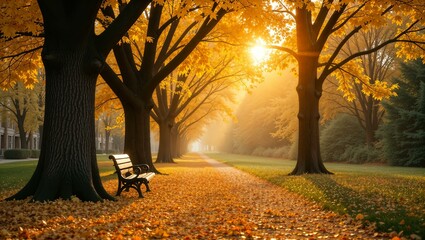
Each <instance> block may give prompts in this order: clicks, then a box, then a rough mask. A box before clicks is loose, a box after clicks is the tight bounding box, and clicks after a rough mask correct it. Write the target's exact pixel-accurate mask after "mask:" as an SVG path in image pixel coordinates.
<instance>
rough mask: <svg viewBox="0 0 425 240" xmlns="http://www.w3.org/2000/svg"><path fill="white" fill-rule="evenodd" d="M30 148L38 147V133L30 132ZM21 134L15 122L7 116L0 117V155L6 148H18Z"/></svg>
mask: <svg viewBox="0 0 425 240" xmlns="http://www.w3.org/2000/svg"><path fill="white" fill-rule="evenodd" d="M28 147H29V148H30V149H40V134H38V133H34V134H32V137H31V141H30V142H29V144H28ZM20 148H21V136H20V135H19V131H18V129H17V126H16V123H15V122H14V121H13V120H11V119H10V118H9V117H3V118H0V156H3V153H4V151H5V150H7V149H20Z"/></svg>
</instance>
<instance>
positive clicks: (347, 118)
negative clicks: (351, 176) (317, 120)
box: [320, 114, 365, 161]
mask: <svg viewBox="0 0 425 240" xmlns="http://www.w3.org/2000/svg"><path fill="white" fill-rule="evenodd" d="M364 142H365V141H364V131H363V129H362V128H361V126H360V124H359V123H358V121H357V119H356V118H355V117H353V116H351V115H348V114H339V115H337V116H336V117H335V118H334V119H332V120H331V121H330V122H329V125H328V126H327V127H326V128H325V129H324V130H323V131H322V132H321V139H320V147H321V151H322V157H323V160H324V161H346V159H344V158H343V154H344V152H345V151H346V150H347V149H348V148H352V147H356V146H359V145H364Z"/></svg>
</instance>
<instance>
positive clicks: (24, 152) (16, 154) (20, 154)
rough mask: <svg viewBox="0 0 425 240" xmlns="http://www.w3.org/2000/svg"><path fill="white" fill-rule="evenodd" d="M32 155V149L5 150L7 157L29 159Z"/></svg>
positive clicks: (5, 156)
mask: <svg viewBox="0 0 425 240" xmlns="http://www.w3.org/2000/svg"><path fill="white" fill-rule="evenodd" d="M30 156H31V150H30V149H8V150H5V151H4V158H5V159H27V158H29V157H30Z"/></svg>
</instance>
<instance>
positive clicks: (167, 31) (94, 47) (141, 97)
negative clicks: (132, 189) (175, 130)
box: [0, 0, 423, 201]
mask: <svg viewBox="0 0 425 240" xmlns="http://www.w3.org/2000/svg"><path fill="white" fill-rule="evenodd" d="M35 5H36V4H35V3H34V2H29V3H26V4H24V5H21V3H20V2H14V3H10V4H7V5H6V6H5V7H4V8H2V9H1V14H2V19H5V20H2V23H1V25H0V29H1V30H0V31H1V35H0V36H1V38H2V39H3V40H4V42H5V44H6V45H9V46H12V45H13V44H11V43H12V42H13V43H19V42H21V43H22V42H25V47H24V48H22V47H20V48H11V47H5V48H4V49H5V50H6V51H4V55H6V57H8V59H12V60H13V59H17V57H18V58H22V56H28V55H27V54H26V53H29V52H32V51H30V50H35V51H37V50H39V49H40V48H41V46H42V48H43V51H42V53H41V56H42V60H43V63H44V66H45V72H46V107H45V122H44V125H45V130H44V134H43V146H42V151H41V156H40V161H39V164H38V167H37V169H36V172H35V173H34V175H33V177H32V179H31V180H30V182H29V183H28V184H27V186H26V187H24V189H22V190H21V191H20V192H19V193H17V194H16V195H14V196H12V197H11V198H13V199H15V198H16V199H22V198H25V197H27V196H33V198H34V200H38V201H44V200H52V199H56V198H59V197H60V198H69V197H70V196H71V195H76V196H77V197H79V198H81V199H83V200H90V201H98V200H101V199H111V197H110V196H109V194H107V193H106V191H105V190H104V189H103V186H102V184H101V181H100V177H99V173H98V169H97V163H96V158H95V154H94V147H93V140H92V139H94V136H93V135H94V123H93V119H94V105H95V104H94V101H95V87H96V80H97V77H98V76H99V74H100V75H101V76H102V78H103V79H104V80H105V82H106V83H108V85H109V86H110V87H111V89H112V90H113V91H114V93H115V94H116V96H117V97H118V98H119V100H120V102H121V104H122V106H123V110H124V114H125V133H126V134H125V147H124V150H125V151H126V152H127V153H129V154H130V156H131V158H132V159H133V160H134V161H135V163H147V164H149V165H150V166H151V167H152V169H155V168H154V166H153V164H152V158H151V153H150V145H149V144H150V141H149V140H150V138H149V135H150V115H151V110H152V108H153V107H154V102H155V101H154V99H153V93H154V92H155V91H157V92H159V93H161V91H162V90H161V86H160V84H161V82H164V81H165V80H166V79H168V78H169V77H170V76H171V74H173V73H174V76H175V78H176V79H177V80H176V79H174V81H176V82H179V81H180V80H179V79H181V78H184V77H187V76H188V77H189V79H190V78H191V77H190V76H191V74H195V75H199V72H201V73H202V72H206V71H205V69H208V64H204V62H205V59H208V58H210V56H215V54H216V52H208V51H205V53H206V54H204V55H205V56H203V55H202V54H200V55H199V56H200V57H199V56H198V57H194V58H192V57H191V56H192V55H191V53H193V52H194V51H195V49H197V48H198V47H201V46H200V43H201V42H205V44H206V45H205V47H204V49H210V47H211V45H214V44H215V43H218V42H227V43H234V42H236V43H240V40H239V39H244V40H245V41H246V40H247V39H250V38H251V37H257V36H261V37H262V38H263V40H265V41H266V42H271V45H270V47H271V48H274V49H276V50H278V51H277V52H278V54H277V55H278V56H274V57H273V58H271V59H273V60H275V63H276V66H279V67H284V66H285V65H287V62H288V61H286V60H287V58H286V56H287V54H290V55H291V56H293V58H292V59H293V60H296V62H297V63H298V86H297V91H298V96H299V97H298V102H299V109H298V119H299V131H298V132H299V137H298V156H297V159H298V160H297V166H296V168H295V169H294V171H293V172H292V174H303V173H317V172H320V173H329V172H328V171H327V170H326V168H325V167H324V165H323V163H322V159H321V154H320V147H319V124H318V123H319V117H320V115H319V100H320V97H321V95H322V92H323V83H324V82H325V80H326V79H328V77H329V76H330V75H331V74H333V73H337V72H338V73H339V74H337V77H338V79H339V81H340V86H342V90H344V91H345V92H346V94H349V93H350V89H352V87H351V86H352V85H353V83H352V82H351V80H352V78H350V76H353V75H355V76H360V78H359V82H360V83H361V84H362V86H365V87H362V89H369V95H371V96H375V98H382V97H384V96H388V95H391V94H392V90H393V88H392V87H391V86H388V85H387V84H385V83H382V82H379V84H376V83H371V82H370V81H368V80H369V79H365V78H363V76H364V74H361V71H354V72H353V69H355V70H357V69H361V67H360V66H358V64H356V61H355V59H356V58H358V57H360V56H363V55H367V54H369V53H371V52H375V51H377V50H379V49H382V48H383V47H385V46H387V45H388V44H391V43H395V42H399V43H401V44H402V46H401V49H402V50H403V52H404V53H407V52H408V53H409V57H412V56H414V55H415V54H416V53H418V54H423V51H422V52H418V51H417V49H420V50H422V49H421V47H420V46H421V44H423V41H422V42H421V39H420V38H421V37H422V35H420V32H421V31H422V30H423V27H422V26H423V25H422V22H421V21H422V20H423V19H421V16H422V9H421V7H423V6H422V5H421V3H420V1H417V2H416V1H413V0H412V1H409V3H406V2H404V1H400V2H399V1H396V0H395V1H388V2H386V3H385V4H375V2H374V1H360V2H359V1H356V2H349V1H342V2H340V1H335V2H334V1H323V2H313V1H311V2H310V1H307V2H305V1H295V2H294V1H289V2H287V3H286V2H282V1H277V2H273V1H271V2H270V1H267V2H263V1H258V2H257V1H248V0H246V1H237V2H235V1H211V2H205V1H181V2H179V3H176V2H173V1H156V2H154V3H152V4H151V3H150V2H149V1H143V2H142V1H136V0H131V1H128V2H122V1H117V2H115V1H105V2H103V1H101V0H97V1H90V2H87V1H73V2H72V3H71V2H66V3H65V2H56V1H55V2H52V1H49V0H39V1H38V7H39V9H40V10H41V15H40V14H39V12H38V11H37V9H38V8H37V7H36V6H35ZM18 13H19V14H27V15H24V18H16V17H14V19H19V21H13V19H12V18H11V16H16V15H17V14H18ZM34 14H36V15H35V16H34ZM37 14H38V15H37ZM41 16H42V18H41ZM232 18H235V19H232ZM386 19H390V20H393V21H394V22H396V23H399V25H398V26H397V28H398V30H397V31H395V32H394V34H392V35H390V36H388V38H387V39H385V40H383V41H382V42H375V43H374V45H373V47H372V48H371V49H369V50H364V49H358V51H355V52H353V53H352V54H351V55H349V56H347V57H344V56H343V55H342V52H343V48H344V46H346V44H348V43H349V40H350V39H353V38H355V37H357V36H358V35H357V34H358V33H359V31H361V30H365V31H367V30H368V29H369V28H371V27H378V26H381V25H385V24H387V20H386ZM226 20H227V21H226ZM231 20H236V21H231ZM41 23H42V24H41ZM219 23H220V24H219ZM241 26H243V27H241ZM246 33H250V34H249V35H246ZM247 36H250V37H249V38H248V37H247ZM341 36H342V40H341V41H340V42H339V44H337V45H335V46H332V45H331V44H329V43H330V40H331V39H332V38H333V37H341ZM40 39H44V44H43V45H41V44H40ZM245 43H246V42H245ZM404 43H406V44H408V43H416V45H413V44H409V45H404ZM21 46H22V45H21ZM283 46H285V47H283ZM418 46H419V47H418ZM111 51H112V53H113V55H112V54H111V55H109V52H111ZM203 52H204V51H202V52H201V53H203ZM280 53H282V54H280ZM108 56H109V57H110V59H109V60H107V57H108ZM415 56H416V55H415ZM282 57H283V59H282ZM2 59H5V57H3V58H2ZM111 59H112V60H111ZM218 59H219V58H218ZM35 61H36V58H31V57H30V58H29V61H28V62H31V63H33V62H35ZM218 61H220V60H218ZM9 62H10V61H9ZM115 62H116V64H115ZM11 65H12V64H9V66H7V69H11V68H10V66H11ZM14 66H15V69H14V72H19V71H22V72H25V71H27V70H28V69H30V68H28V69H21V68H20V67H21V66H22V65H19V64H18V66H17V65H14ZM212 66H214V64H212ZM353 66H354V67H357V68H353ZM244 71H247V69H244ZM27 72H30V70H28V71H27ZM21 75H22V76H23V75H24V74H21ZM27 75H28V76H29V75H30V74H27ZM198 80H199V79H198ZM23 81H24V82H25V83H26V84H31V79H30V77H28V78H26V79H23ZM356 81H357V80H356ZM10 83H11V82H10V81H6V82H2V85H5V86H7V85H10ZM377 83H378V82H377ZM171 85H173V84H171ZM158 87H159V89H158ZM178 88H179V84H175V86H174V87H172V88H171V89H173V91H180V90H179V89H178ZM162 89H166V87H164V88H162ZM169 89H170V88H169ZM165 96H168V93H167V94H163V95H162V97H161V96H160V95H158V98H157V99H165V98H164V97H165ZM58 103H60V104H58ZM163 105H164V104H163ZM164 106H166V105H164ZM164 106H161V104H160V101H158V106H157V107H158V108H163V107H164ZM171 108H174V107H172V106H171V105H168V110H170V109H171ZM163 109H167V107H165V108H163ZM158 113H159V112H157V113H156V114H157V115H156V117H158V119H159V116H158ZM64 120H66V121H67V123H66V124H64ZM169 123H170V122H169V121H168V123H167V125H168V126H169V125H174V124H169ZM164 125H165V124H164ZM58 132H59V133H61V134H57V133H58ZM164 159H167V156H165V157H164ZM64 166H66V167H64Z"/></svg>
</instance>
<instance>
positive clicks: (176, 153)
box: [171, 125, 182, 158]
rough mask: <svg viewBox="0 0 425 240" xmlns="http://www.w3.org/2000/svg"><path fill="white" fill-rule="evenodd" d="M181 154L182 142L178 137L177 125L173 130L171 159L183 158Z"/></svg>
mask: <svg viewBox="0 0 425 240" xmlns="http://www.w3.org/2000/svg"><path fill="white" fill-rule="evenodd" d="M181 156H182V155H181V152H180V140H179V136H178V130H177V127H176V125H174V126H173V127H172V128H171V157H173V158H179V157H181Z"/></svg>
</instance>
